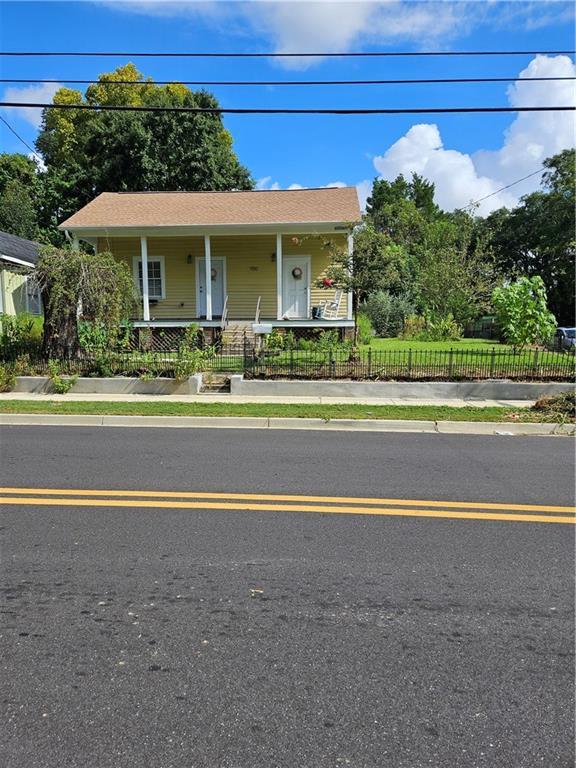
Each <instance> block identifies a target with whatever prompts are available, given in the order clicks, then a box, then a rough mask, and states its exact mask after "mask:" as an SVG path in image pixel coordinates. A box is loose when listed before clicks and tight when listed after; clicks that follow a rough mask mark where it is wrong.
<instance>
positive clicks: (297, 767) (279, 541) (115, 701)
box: [0, 427, 574, 768]
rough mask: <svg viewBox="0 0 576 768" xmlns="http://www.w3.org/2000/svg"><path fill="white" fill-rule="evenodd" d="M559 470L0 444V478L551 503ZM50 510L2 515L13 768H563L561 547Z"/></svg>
mask: <svg viewBox="0 0 576 768" xmlns="http://www.w3.org/2000/svg"><path fill="white" fill-rule="evenodd" d="M573 449H574V444H573V441H572V440H570V439H568V438H507V437H486V438H484V437H477V436H476V437H464V436H439V435H413V434H407V435H402V434H388V435H387V434H383V433H380V434H359V433H332V434H325V433H318V432H302V433H299V432H270V431H265V432H264V431H262V432H260V431H239V430H238V431H233V430H206V429H202V430H163V429H102V428H100V429H94V430H91V429H84V428H79V427H78V428H53V427H41V428H36V427H9V428H8V427H6V428H2V429H1V430H0V450H1V459H2V476H1V478H0V480H1V485H2V486H4V487H7V486H9V487H18V488H28V489H34V488H39V489H42V488H55V489H82V490H85V489H107V490H109V491H110V496H111V497H113V493H112V492H113V491H114V490H116V491H118V490H127V489H128V490H130V489H132V490H139V491H146V490H148V491H150V490H156V491H158V490H160V491H166V492H168V491H177V492H185V491H188V492H199V491H205V492H223V493H227V494H232V493H254V494H258V495H260V494H261V495H262V498H264V496H265V495H269V494H298V495H300V494H302V495H323V496H336V497H339V498H342V499H345V498H347V497H353V496H366V497H368V496H369V497H378V498H381V497H385V498H388V499H404V500H420V501H421V502H422V504H425V502H426V500H428V502H430V501H434V500H440V501H450V500H451V501H453V502H466V501H467V502H477V503H479V504H481V503H482V502H483V503H488V502H492V503H496V504H498V503H500V504H503V505H510V504H512V505H544V506H545V505H559V506H560V505H571V504H573V502H574V471H573V464H574V453H573ZM37 495H39V496H41V495H42V494H41V493H39V494H37ZM45 503H46V502H44V501H43V502H41V503H40V504H39V505H36V504H35V503H31V504H22V505H19V504H14V505H9V504H6V505H4V506H3V507H2V508H1V511H0V526H1V530H0V534H1V537H2V538H1V541H2V549H1V568H0V573H1V591H0V594H1V595H2V601H1V602H2V606H1V610H2V613H1V618H0V633H1V635H2V637H1V638H0V647H1V649H2V650H1V654H2V656H1V673H0V701H1V706H2V721H1V722H2V727H1V729H0V764H1V765H2V766H4V768H40V767H42V768H48V767H49V768H68V767H69V766H74V767H75V768H80V767H82V768H112V767H114V768H124V767H126V768H132V766H134V767H136V766H138V768H147V767H148V766H150V768H204V767H207V768H212V767H214V768H276V767H278V768H340V766H352V768H380V767H381V766H390V767H393V768H404V767H406V768H419V767H420V766H437V767H444V766H447V767H449V768H452V767H453V766H454V767H455V766H457V767H458V768H468V767H472V766H489V767H490V768H492V767H500V766H502V767H503V768H504V767H505V768H524V767H528V766H530V767H531V766H546V768H556V767H560V766H562V768H564V767H565V768H571V766H573V764H574V747H573V744H574V727H573V711H574V709H573V708H574V696H573V693H574V653H573V651H574V629H573V628H574V611H573V606H574V527H573V526H571V525H568V524H547V523H534V522H523V521H521V520H520V519H518V520H514V521H513V522H502V521H494V520H490V519H487V518H482V512H479V513H478V519H450V518H449V517H446V518H438V519H436V518H423V517H404V516H396V517H394V516H389V514H388V513H386V511H385V510H384V511H383V513H382V514H377V515H374V516H368V515H362V514H330V513H326V514H320V513H318V512H312V513H309V512H298V511H294V508H297V507H298V504H297V503H295V504H293V507H292V509H290V510H289V511H261V510H256V511H254V510H250V511H246V510H241V509H238V508H229V509H224V508H218V509H211V508H208V507H202V506H200V508H195V509H189V508H176V507H161V506H154V505H152V506H149V507H145V506H142V504H139V502H138V500H134V501H128V504H129V505H130V506H126V507H118V506H113V503H112V500H111V501H110V506H107V502H106V500H104V505H103V506H85V502H84V501H83V500H82V499H79V500H78V502H76V501H72V502H71V504H72V506H64V505H63V503H62V505H61V503H60V502H59V501H58V498H56V501H55V504H54V505H53V506H48V505H45ZM166 503H169V502H166ZM170 503H171V502H170ZM46 504H47V503H46ZM76 504H77V505H76ZM232 506H233V505H232ZM514 514H517V515H518V516H519V517H520V516H521V513H519V512H516V513H514Z"/></svg>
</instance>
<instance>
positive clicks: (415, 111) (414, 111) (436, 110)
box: [0, 101, 576, 115]
mask: <svg viewBox="0 0 576 768" xmlns="http://www.w3.org/2000/svg"><path fill="white" fill-rule="evenodd" d="M0 107H18V108H19V109H22V108H23V107H27V108H31V109H75V110H89V111H100V112H182V113H190V114H216V115H217V114H232V115H421V114H466V113H469V112H569V111H574V110H576V107H572V106H556V107H418V108H416V107H414V108H398V109H394V108H391V109H260V108H230V107H152V106H150V107H146V106H143V107H136V106H130V105H128V104H108V105H105V106H99V105H97V104H43V103H36V102H21V101H0Z"/></svg>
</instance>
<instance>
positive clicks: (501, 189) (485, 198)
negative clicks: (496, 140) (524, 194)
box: [458, 166, 544, 211]
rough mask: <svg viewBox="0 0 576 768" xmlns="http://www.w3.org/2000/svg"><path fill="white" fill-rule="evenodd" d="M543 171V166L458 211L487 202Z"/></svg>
mask: <svg viewBox="0 0 576 768" xmlns="http://www.w3.org/2000/svg"><path fill="white" fill-rule="evenodd" d="M543 171H544V166H541V167H540V168H538V170H537V171H533V172H532V173H529V174H528V175H527V176H522V178H521V179H516V181H513V182H511V183H510V184H506V186H505V187H500V189H497V190H495V191H494V192H490V194H489V195H484V197H479V198H478V200H472V202H471V203H468V205H465V206H464V208H459V209H458V210H460V211H465V210H467V209H468V208H472V207H473V206H474V205H478V203H481V202H482V201H483V200H488V198H489V197H494V195H497V194H498V193H499V192H504V190H505V189H510V187H515V186H516V184H520V182H521V181H526V179H530V178H532V176H536V174H538V173H542V172H543Z"/></svg>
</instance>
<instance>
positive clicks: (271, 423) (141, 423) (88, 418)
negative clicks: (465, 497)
mask: <svg viewBox="0 0 576 768" xmlns="http://www.w3.org/2000/svg"><path fill="white" fill-rule="evenodd" d="M0 426H38V427H44V426H53V427H164V428H169V429H174V428H179V429H182V428H189V429H190V428H192V429H198V428H207V429H290V430H292V429H300V430H316V431H320V432H326V431H328V432H331V431H348V432H419V433H425V434H441V435H442V434H443V435H499V436H528V435H537V436H547V437H550V436H561V435H562V436H568V435H574V434H576V425H575V424H557V423H539V424H535V423H526V424H517V423H514V422H512V423H508V422H497V421H491V422H490V421H417V420H402V419H389V420H386V419H330V420H329V421H325V420H323V419H306V418H302V419H298V418H292V419H290V418H274V417H272V418H268V417H251V416H113V415H110V416H98V415H90V414H86V415H67V414H52V413H3V414H0Z"/></svg>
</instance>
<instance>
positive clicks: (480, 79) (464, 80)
mask: <svg viewBox="0 0 576 768" xmlns="http://www.w3.org/2000/svg"><path fill="white" fill-rule="evenodd" d="M544 80H546V81H548V80H576V77H518V76H512V77H433V78H424V79H421V78H420V79H419V78H415V79H400V80H178V79H174V80H154V82H150V83H148V82H146V81H145V80H103V81H100V80H68V79H66V78H63V77H60V78H50V79H38V80H34V79H30V78H26V79H23V78H18V79H15V78H0V83H67V84H72V85H104V86H105V85H112V86H114V85H174V84H178V85H234V86H236V85H274V86H276V85H418V84H422V85H426V84H428V83H511V82H524V81H526V82H540V81H544Z"/></svg>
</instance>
